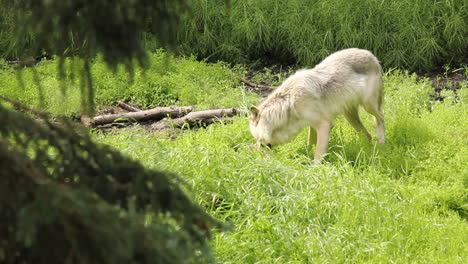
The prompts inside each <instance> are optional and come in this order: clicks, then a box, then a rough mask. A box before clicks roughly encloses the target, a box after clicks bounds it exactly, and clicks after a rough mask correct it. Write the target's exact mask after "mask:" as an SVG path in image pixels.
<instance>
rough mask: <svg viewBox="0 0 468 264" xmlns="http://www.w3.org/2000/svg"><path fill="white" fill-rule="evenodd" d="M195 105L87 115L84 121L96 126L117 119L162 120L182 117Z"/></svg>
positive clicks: (88, 125)
mask: <svg viewBox="0 0 468 264" xmlns="http://www.w3.org/2000/svg"><path fill="white" fill-rule="evenodd" d="M193 109H194V107H193V106H182V107H177V106H169V107H156V108H153V109H150V110H144V111H139V112H130V113H122V114H112V115H101V116H96V117H94V118H92V119H88V118H86V117H84V118H83V116H82V122H83V123H84V125H85V126H87V127H95V126H100V125H104V124H109V123H112V122H114V121H115V120H116V119H120V118H122V119H127V120H129V121H146V120H161V119H163V118H164V117H166V116H169V117H180V116H183V115H185V114H187V113H189V112H191V111H193Z"/></svg>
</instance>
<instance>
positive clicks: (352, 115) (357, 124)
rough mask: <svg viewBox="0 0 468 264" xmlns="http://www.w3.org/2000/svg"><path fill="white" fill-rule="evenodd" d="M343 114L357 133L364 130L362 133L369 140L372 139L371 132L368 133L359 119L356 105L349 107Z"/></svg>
mask: <svg viewBox="0 0 468 264" xmlns="http://www.w3.org/2000/svg"><path fill="white" fill-rule="evenodd" d="M344 116H345V118H346V120H348V122H349V123H350V124H351V125H352V126H353V127H354V129H355V130H356V131H357V132H358V133H360V132H364V134H365V135H366V136H367V138H368V139H369V140H371V139H372V136H371V134H370V133H369V131H367V129H366V127H365V126H364V125H363V124H362V122H361V119H360V118H359V112H358V108H357V107H352V108H351V109H348V110H347V111H346V112H345V113H344Z"/></svg>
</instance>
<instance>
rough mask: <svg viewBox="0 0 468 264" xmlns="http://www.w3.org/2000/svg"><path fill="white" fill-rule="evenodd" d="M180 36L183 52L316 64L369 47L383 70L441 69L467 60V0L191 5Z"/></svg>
mask: <svg viewBox="0 0 468 264" xmlns="http://www.w3.org/2000/svg"><path fill="white" fill-rule="evenodd" d="M192 6H193V14H191V15H190V16H189V17H187V18H185V19H184V20H183V25H182V27H181V28H180V30H179V31H178V40H179V42H180V47H179V49H180V50H181V51H182V52H184V53H185V54H192V53H193V54H198V55H199V56H200V57H201V58H209V59H211V60H214V61H216V60H218V59H220V60H223V61H230V62H237V63H239V62H245V61H252V60H258V59H264V60H267V61H275V62H278V61H282V62H288V63H291V62H292V63H298V64H299V65H303V66H313V65H315V64H317V63H318V62H320V61H321V60H322V59H323V58H325V57H326V56H327V55H329V54H330V53H331V52H333V51H336V50H339V49H343V48H349V47H359V48H366V49H369V50H372V51H373V52H374V53H375V54H376V55H377V57H378V58H379V59H380V60H381V61H382V64H383V66H384V67H385V68H387V69H389V68H394V67H398V68H403V69H411V70H418V71H421V70H423V71H427V70H440V68H441V67H442V66H443V65H444V64H452V65H461V64H463V63H466V62H467V59H468V57H467V54H466V49H467V41H466V36H467V35H468V31H467V30H468V29H467V27H466V24H467V23H468V22H467V21H468V5H467V2H466V1H464V0H448V1H429V0H414V1H398V0H390V1H376V0H365V1H362V0H335V1H328V0H318V1H308V0H282V1H276V0H263V1H258V0H237V1H231V4H230V6H229V8H228V7H226V6H225V5H223V4H220V1H206V0H196V1H193V5H192Z"/></svg>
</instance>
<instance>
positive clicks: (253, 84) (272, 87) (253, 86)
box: [239, 78, 277, 90]
mask: <svg viewBox="0 0 468 264" xmlns="http://www.w3.org/2000/svg"><path fill="white" fill-rule="evenodd" d="M239 80H241V81H242V82H243V83H245V84H247V85H248V86H250V87H252V88H260V89H270V90H274V89H276V88H277V86H270V85H261V84H256V83H253V82H251V81H249V80H247V79H246V78H239Z"/></svg>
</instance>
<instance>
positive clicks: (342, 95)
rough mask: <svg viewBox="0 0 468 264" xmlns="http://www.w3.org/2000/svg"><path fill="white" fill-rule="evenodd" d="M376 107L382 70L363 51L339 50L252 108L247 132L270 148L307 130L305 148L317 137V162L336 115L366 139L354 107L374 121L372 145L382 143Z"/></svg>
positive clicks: (378, 106)
mask: <svg viewBox="0 0 468 264" xmlns="http://www.w3.org/2000/svg"><path fill="white" fill-rule="evenodd" d="M382 103H383V83H382V70H381V67H380V64H379V61H378V60H377V58H376V57H375V56H374V55H373V54H372V53H371V52H370V51H367V50H363V49H356V48H351V49H345V50H341V51H337V52H335V53H333V54H331V55H330V56H328V57H327V58H325V59H324V60H323V61H322V62H321V63H320V64H318V65H316V66H315V68H313V69H307V70H299V71H297V72H296V73H294V74H293V75H292V76H290V77H289V78H287V79H286V80H285V81H284V82H283V83H282V84H281V85H280V86H279V87H278V88H277V89H276V90H275V91H273V92H272V93H271V94H270V96H268V98H267V99H266V100H265V101H264V102H263V103H261V104H260V105H259V106H258V107H252V108H251V112H252V115H251V119H250V131H251V133H252V135H253V136H254V137H255V139H256V140H257V143H260V144H265V145H276V144H283V143H286V142H288V141H289V140H290V139H291V138H292V137H294V136H296V135H297V134H298V133H299V132H300V131H301V129H302V128H304V127H305V126H310V127H311V131H310V134H309V143H312V142H311V141H312V140H313V139H314V138H315V137H317V149H316V153H315V156H314V157H315V159H316V160H320V159H321V158H322V156H323V154H324V153H325V151H326V148H327V144H328V137H329V134H330V130H331V128H332V127H333V124H334V123H333V121H334V119H335V118H336V117H337V116H338V115H341V114H343V115H344V116H345V117H346V119H347V120H348V121H349V122H350V123H351V125H352V126H353V127H354V128H355V129H356V130H357V131H359V132H363V133H365V134H366V135H367V137H369V138H370V137H371V136H370V134H369V132H367V130H366V129H365V128H364V126H363V125H362V123H361V121H360V119H359V115H358V107H359V106H363V107H364V109H366V111H367V112H369V113H370V114H372V115H373V116H374V117H375V119H376V130H377V136H378V140H379V142H380V143H384V142H385V128H384V117H383V112H382ZM315 132H316V133H315Z"/></svg>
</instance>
